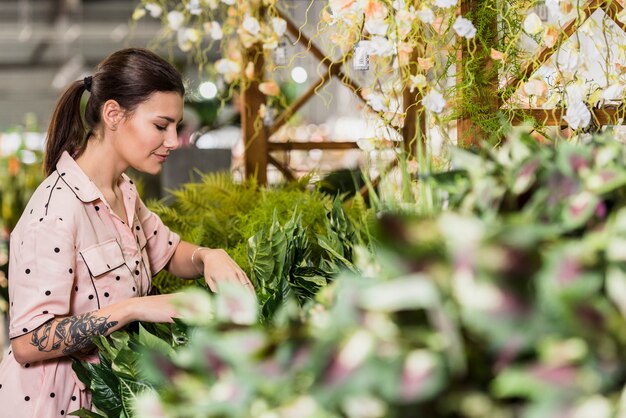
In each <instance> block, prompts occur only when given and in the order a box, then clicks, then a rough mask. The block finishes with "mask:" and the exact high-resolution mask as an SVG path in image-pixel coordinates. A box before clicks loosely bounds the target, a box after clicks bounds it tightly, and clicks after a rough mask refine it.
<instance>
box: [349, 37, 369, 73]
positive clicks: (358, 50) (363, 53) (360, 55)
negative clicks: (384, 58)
mask: <svg viewBox="0 0 626 418" xmlns="http://www.w3.org/2000/svg"><path fill="white" fill-rule="evenodd" d="M365 42H366V41H359V42H357V43H356V44H355V45H354V51H353V53H352V68H354V69H355V70H357V71H367V70H369V69H370V55H369V53H368V52H367V46H366V45H367V44H366V43H365Z"/></svg>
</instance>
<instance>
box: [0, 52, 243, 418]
mask: <svg viewBox="0 0 626 418" xmlns="http://www.w3.org/2000/svg"><path fill="white" fill-rule="evenodd" d="M85 91H87V92H88V93H89V98H88V101H87V104H86V107H85V110H84V114H83V113H82V111H81V98H82V96H83V94H84V92H85ZM184 93H185V90H184V87H183V82H182V79H181V76H180V74H179V73H178V72H177V71H176V70H175V69H174V68H173V67H172V66H171V65H170V64H169V63H168V62H167V61H165V60H163V59H162V58H160V57H159V56H157V55H155V54H154V53H152V52H150V51H148V50H144V49H124V50H121V51H118V52H115V53H113V54H112V55H110V56H109V57H107V58H106V59H105V60H104V61H103V62H101V63H100V64H99V65H98V67H97V68H96V70H95V73H94V74H93V76H90V77H86V78H85V79H84V80H81V81H76V82H74V83H73V84H72V85H71V86H70V87H69V88H68V90H67V91H66V92H65V94H64V95H63V96H62V97H61V99H60V100H59V103H58V104H57V107H56V110H55V112H54V114H53V117H52V122H51V124H50V127H49V130H48V138H47V144H46V150H45V161H44V170H45V172H46V174H47V178H46V180H44V182H43V183H42V184H41V185H40V186H39V188H38V189H37V191H36V192H35V193H34V195H33V197H32V198H31V200H30V202H29V203H28V206H27V208H26V210H25V211H24V213H23V214H22V217H21V219H20V221H19V223H18V224H17V226H16V228H15V229H14V231H13V232H12V234H11V241H10V250H11V251H10V261H9V263H10V264H9V289H10V290H9V293H10V312H9V315H10V327H9V337H10V338H11V348H10V350H9V351H8V352H7V353H6V355H5V357H4V359H3V361H2V364H1V365H0V405H2V411H4V412H3V413H0V415H2V416H11V417H13V418H17V417H28V418H33V417H37V418H46V417H61V416H64V415H66V414H68V413H70V412H72V411H75V410H77V409H80V408H81V407H85V408H88V409H89V408H90V407H91V397H90V394H89V392H88V391H86V390H85V387H84V385H83V384H82V383H81V382H80V381H79V380H78V378H77V377H76V375H75V374H74V372H73V371H72V367H71V365H72V359H71V357H80V358H84V359H87V360H92V359H95V358H97V357H96V356H95V355H94V354H93V345H92V344H91V338H92V337H94V336H97V335H108V334H110V333H111V332H113V331H115V330H118V329H120V328H122V327H124V326H125V325H127V324H128V323H130V322H132V321H147V322H170V321H171V320H172V319H171V318H172V317H174V316H176V312H175V310H174V308H173V307H172V306H171V304H170V298H171V295H159V296H147V294H148V291H149V289H150V282H151V278H152V276H153V275H154V274H156V273H157V272H158V271H160V270H161V269H164V268H165V269H167V270H168V271H169V272H171V273H173V274H175V275H176V276H179V277H183V278H195V277H197V276H198V275H199V274H204V277H205V278H206V281H207V283H208V285H209V287H210V288H211V289H212V290H214V291H215V290H216V284H217V283H218V282H220V281H231V282H237V283H240V284H241V285H242V286H246V287H248V288H249V289H250V290H251V291H253V290H252V285H251V283H250V281H249V279H248V277H246V274H245V273H244V272H243V271H242V270H241V268H240V267H239V266H238V265H237V264H236V263H235V262H234V261H233V260H232V259H231V258H230V257H229V256H228V255H227V254H226V252H224V251H223V250H219V249H209V248H202V247H198V246H196V245H193V244H190V243H188V242H185V241H182V240H181V239H180V237H179V236H178V235H177V234H175V233H174V232H172V231H170V230H169V229H168V228H167V227H166V226H165V225H164V224H163V223H162V222H161V220H160V219H159V218H158V217H157V216H156V215H155V214H154V213H152V212H150V211H149V210H148V209H147V208H146V206H145V205H144V204H143V202H142V201H141V199H140V198H139V196H138V195H137V191H136V189H135V187H134V185H133V181H132V180H131V179H129V178H128V177H127V176H126V175H125V174H124V171H125V170H126V169H127V168H128V167H133V168H134V169H137V170H139V171H142V172H145V173H150V174H156V173H158V172H159V171H160V170H161V166H162V164H163V163H164V162H165V160H166V159H167V157H168V154H169V153H170V152H171V151H172V150H173V149H175V148H176V147H177V146H178V138H177V132H176V127H177V124H179V123H180V122H181V118H182V113H183V96H184ZM4 413H8V414H9V415H4Z"/></svg>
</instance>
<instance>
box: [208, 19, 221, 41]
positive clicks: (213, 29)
mask: <svg viewBox="0 0 626 418" xmlns="http://www.w3.org/2000/svg"><path fill="white" fill-rule="evenodd" d="M204 31H205V32H207V33H208V34H209V36H210V37H211V39H214V40H216V41H219V40H220V39H222V37H223V36H224V33H223V32H222V27H221V26H220V24H219V23H218V22H216V21H215V20H214V21H212V22H205V23H204Z"/></svg>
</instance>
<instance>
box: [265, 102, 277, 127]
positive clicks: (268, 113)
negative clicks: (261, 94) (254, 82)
mask: <svg viewBox="0 0 626 418" xmlns="http://www.w3.org/2000/svg"><path fill="white" fill-rule="evenodd" d="M274 112H275V110H274V108H273V107H272V106H265V114H264V115H263V125H264V126H272V125H273V124H274Z"/></svg>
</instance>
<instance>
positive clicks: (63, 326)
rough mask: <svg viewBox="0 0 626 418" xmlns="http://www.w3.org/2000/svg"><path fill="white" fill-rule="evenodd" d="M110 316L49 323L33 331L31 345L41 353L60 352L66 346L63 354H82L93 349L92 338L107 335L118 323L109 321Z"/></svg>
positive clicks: (76, 317) (91, 316)
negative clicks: (63, 345) (62, 345)
mask: <svg viewBox="0 0 626 418" xmlns="http://www.w3.org/2000/svg"><path fill="white" fill-rule="evenodd" d="M108 319H109V317H108V316H101V317H97V316H95V315H93V314H92V313H86V314H82V315H76V316H71V317H68V318H63V319H61V320H59V321H58V322H57V321H54V320H51V321H48V322H46V323H45V324H43V325H42V326H41V327H39V328H37V329H36V330H35V331H33V336H32V339H31V344H32V345H34V346H35V347H37V349H38V350H39V351H45V352H50V351H54V350H58V349H59V347H61V344H65V348H64V349H63V354H73V353H77V352H82V351H84V350H86V349H88V348H91V347H92V343H91V338H92V337H95V336H97V335H106V333H107V331H108V330H109V329H110V328H113V327H114V326H116V325H117V321H108Z"/></svg>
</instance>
